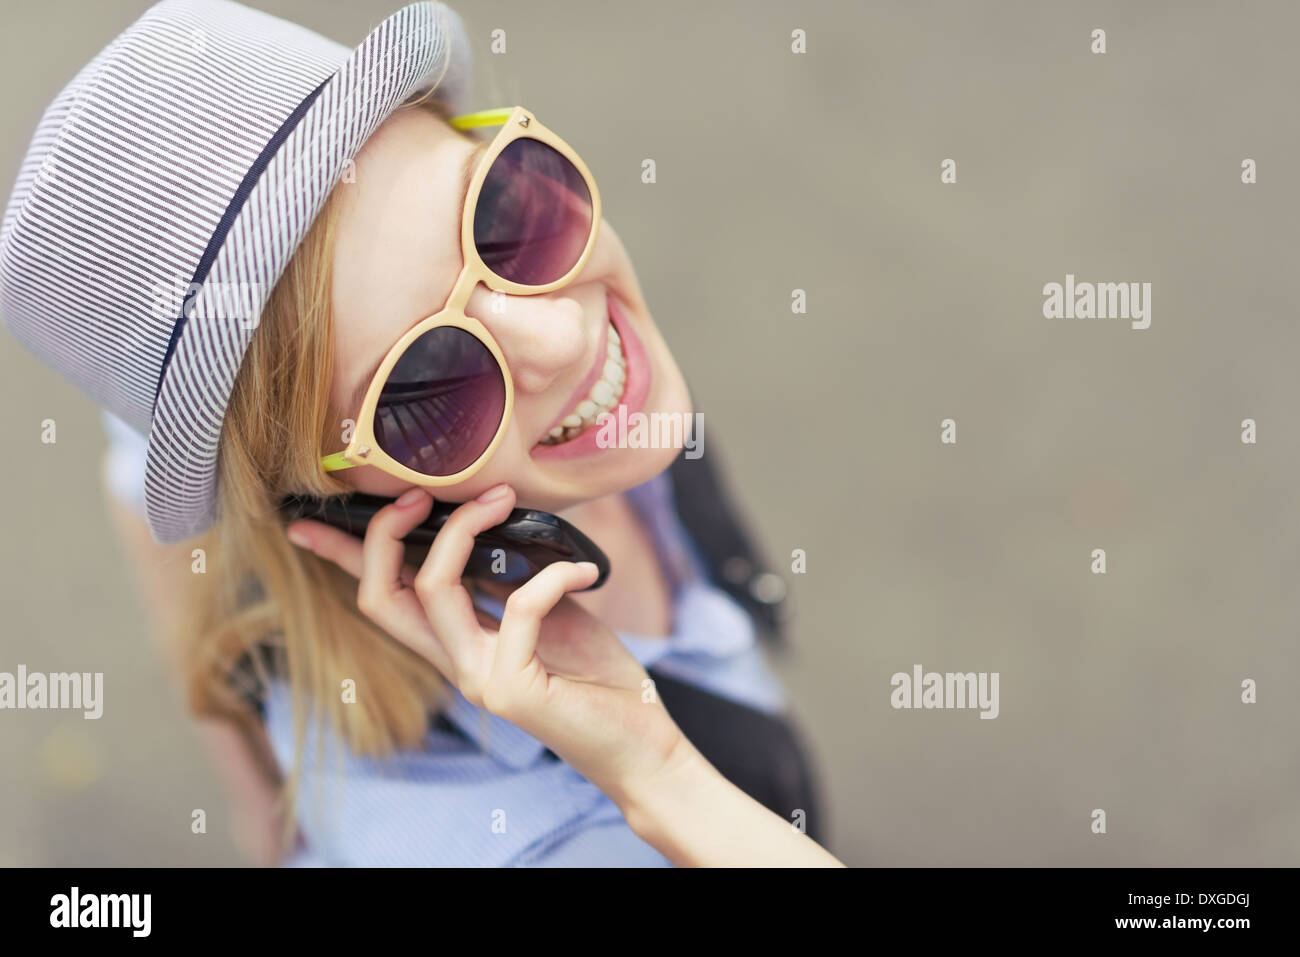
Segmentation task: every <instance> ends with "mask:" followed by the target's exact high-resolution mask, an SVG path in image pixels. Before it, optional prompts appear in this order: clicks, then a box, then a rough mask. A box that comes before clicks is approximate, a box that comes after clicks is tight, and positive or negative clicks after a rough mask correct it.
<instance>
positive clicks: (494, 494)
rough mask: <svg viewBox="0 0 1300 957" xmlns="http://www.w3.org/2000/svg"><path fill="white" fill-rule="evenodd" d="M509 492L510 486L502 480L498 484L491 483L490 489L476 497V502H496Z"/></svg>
mask: <svg viewBox="0 0 1300 957" xmlns="http://www.w3.org/2000/svg"><path fill="white" fill-rule="evenodd" d="M509 494H510V486H509V485H506V484H505V483H504V482H503V483H502V484H500V485H493V486H492V487H491V488H490V489H488V490H487V491H486V492H484V493H483V494H482V495H480V496H479V497H478V498H476V499H475V500H474V501H476V502H497V501H500V500H501V499H503V498H505V497H506V496H507V495H509Z"/></svg>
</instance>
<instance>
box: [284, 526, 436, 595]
mask: <svg viewBox="0 0 1300 957" xmlns="http://www.w3.org/2000/svg"><path fill="white" fill-rule="evenodd" d="M287 531H288V534H289V540H290V541H291V542H293V543H294V544H295V545H297V546H299V547H300V548H305V549H307V550H308V551H310V552H314V553H315V554H317V555H319V556H320V557H321V558H325V559H328V560H329V561H331V562H333V563H334V564H335V565H338V566H339V567H340V568H342V569H343V570H344V571H345V572H347V573H348V574H349V575H351V576H352V577H353V578H358V579H359V578H360V577H361V568H362V557H361V539H360V538H358V537H357V536H356V535H353V534H351V533H349V532H345V531H343V530H342V529H341V528H335V527H334V526H333V525H326V524H325V523H324V522H318V521H315V520H312V519H300V520H298V521H295V522H292V523H290V524H289V526H288V528H287ZM419 570H420V567H419V566H418V565H412V564H411V563H410V562H406V563H405V564H404V565H402V573H401V579H402V584H403V585H406V586H407V587H408V588H409V587H410V586H411V585H412V583H414V581H415V573H416V572H418V571H419Z"/></svg>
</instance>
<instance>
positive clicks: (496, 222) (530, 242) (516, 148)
mask: <svg viewBox="0 0 1300 957" xmlns="http://www.w3.org/2000/svg"><path fill="white" fill-rule="evenodd" d="M590 235H591V191H590V190H589V189H587V182H586V180H584V179H583V178H582V174H581V173H579V172H578V170H577V168H575V167H574V165H573V164H572V163H570V162H569V161H568V160H567V159H565V158H564V156H563V155H561V154H560V153H559V152H557V151H556V150H554V149H552V148H551V147H549V146H547V145H546V144H545V143H542V142H539V141H538V140H530V139H517V140H515V141H514V142H512V143H510V145H508V146H507V147H506V148H505V149H503V150H502V151H501V153H500V155H498V156H497V158H496V159H495V160H493V162H492V166H491V168H490V169H489V170H488V172H487V177H486V178H485V179H484V181H483V189H482V190H481V191H480V193H479V198H478V206H477V208H476V209H475V211H474V245H475V246H476V247H477V248H478V254H479V256H480V257H482V259H483V262H484V263H486V264H487V267H488V268H489V269H491V270H492V271H493V272H494V273H496V274H497V275H498V276H500V277H501V278H502V279H508V280H510V281H511V282H517V283H520V284H522V285H527V286H542V285H545V284H546V283H549V282H554V281H555V280H557V279H559V278H561V277H562V276H564V274H565V273H567V272H568V271H569V270H570V269H572V268H573V267H574V265H575V264H576V263H577V261H578V257H580V256H581V255H582V251H583V249H585V248H586V246H587V237H588V236H590Z"/></svg>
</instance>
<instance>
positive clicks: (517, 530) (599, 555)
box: [280, 492, 609, 591]
mask: <svg viewBox="0 0 1300 957" xmlns="http://www.w3.org/2000/svg"><path fill="white" fill-rule="evenodd" d="M391 504H393V500H392V499H391V498H382V497H380V496H377V495H366V494H364V493H362V492H353V493H351V494H349V495H347V496H335V497H332V498H326V499H318V498H312V497H309V496H303V495H291V496H289V497H287V498H285V499H284V500H283V501H282V502H281V503H280V511H281V512H282V513H283V514H284V515H285V517H286V519H287V520H288V521H294V520H296V519H300V518H310V519H312V520H314V521H317V522H324V523H326V524H327V525H332V526H334V527H335V528H339V529H342V530H343V531H345V532H348V533H349V534H351V535H355V536H357V537H358V538H360V537H362V536H364V535H365V533H366V528H367V527H369V525H370V520H371V519H372V518H374V517H375V513H377V512H378V511H379V510H380V509H381V508H383V507H384V506H386V505H391ZM459 507H460V505H459V503H457V502H439V501H435V502H434V503H433V508H432V509H431V510H430V511H429V517H428V518H426V519H425V520H424V521H423V522H421V523H420V524H419V525H417V526H416V527H415V528H413V529H412V530H411V531H410V533H409V534H407V535H406V537H405V538H404V539H403V542H404V543H405V545H406V558H407V561H409V562H411V563H412V564H415V565H419V564H420V563H421V562H423V561H424V557H425V556H426V555H427V554H428V552H429V548H430V546H432V545H433V540H434V538H435V537H437V534H438V532H439V531H441V530H442V526H443V525H444V524H446V522H447V519H448V518H450V517H451V513H452V512H454V511H455V510H456V509H457V508H459ZM554 562H591V563H593V564H594V565H595V566H596V568H597V569H598V570H599V574H598V575H597V576H596V581H595V582H594V583H593V584H591V585H589V586H588V587H587V588H584V589H582V590H583V591H590V590H591V589H593V588H599V587H600V586H601V585H603V584H605V580H606V579H607V578H609V559H608V558H607V557H606V556H605V553H604V552H602V551H601V550H600V548H599V547H598V546H597V545H596V543H595V542H593V541H592V540H591V539H590V538H588V537H587V536H586V535H584V534H582V532H580V531H579V530H578V529H577V528H576V527H575V526H574V525H572V524H571V523H570V522H566V521H565V520H564V519H562V518H560V517H559V516H558V515H552V514H551V513H550V512H543V511H539V510H538V509H533V508H516V509H511V511H510V515H509V516H508V517H507V518H506V520H505V521H504V522H502V523H501V524H500V525H494V526H492V527H491V528H489V529H486V530H485V531H483V532H482V533H480V534H479V535H477V536H475V538H474V548H473V550H472V551H471V552H470V557H469V561H468V562H466V564H465V574H466V575H467V576H469V577H470V578H475V579H479V580H481V581H498V582H505V583H506V584H512V585H513V584H523V583H524V582H526V581H528V579H530V578H532V577H533V576H534V575H536V574H537V573H538V572H540V571H541V570H542V569H543V568H545V567H546V566H547V565H550V564H553V563H554Z"/></svg>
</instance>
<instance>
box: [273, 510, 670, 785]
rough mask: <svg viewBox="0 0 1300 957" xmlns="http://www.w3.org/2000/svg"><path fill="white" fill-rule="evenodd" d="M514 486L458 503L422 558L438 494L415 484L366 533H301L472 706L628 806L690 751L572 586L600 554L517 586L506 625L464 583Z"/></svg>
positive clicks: (320, 527) (295, 534)
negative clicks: (419, 541) (408, 553)
mask: <svg viewBox="0 0 1300 957" xmlns="http://www.w3.org/2000/svg"><path fill="white" fill-rule="evenodd" d="M514 504H515V494H514V491H513V490H512V489H511V488H509V487H508V486H504V485H499V486H496V487H495V488H492V489H489V490H488V491H487V492H484V493H483V494H482V495H481V496H479V498H477V499H475V500H474V501H472V502H466V503H465V504H464V505H461V506H460V507H459V508H457V509H456V511H455V512H453V513H452V515H451V517H450V518H449V519H448V520H447V522H446V524H445V525H444V526H443V528H442V530H441V531H440V532H439V533H438V536H437V538H436V539H435V540H434V544H433V547H432V548H431V549H430V550H429V553H428V555H427V556H426V558H425V560H424V563H423V565H422V566H421V567H420V568H418V569H416V568H413V567H412V566H410V565H404V563H403V558H404V546H403V544H402V538H403V537H404V536H405V535H406V534H407V533H409V532H410V531H411V529H413V528H415V526H417V525H419V524H420V522H422V521H424V519H425V518H427V517H428V515H429V510H430V508H431V507H432V505H433V499H432V498H431V497H430V496H429V495H428V494H427V493H426V492H424V491H423V490H422V489H418V488H417V489H411V490H409V491H408V492H406V493H405V494H404V495H402V496H401V497H400V498H399V499H397V500H396V501H395V502H394V503H393V504H392V505H389V506H386V507H385V508H383V509H381V510H380V511H379V512H378V513H377V514H376V515H375V517H374V518H373V519H372V520H371V521H370V525H369V527H368V528H367V530H366V536H365V540H364V541H361V540H359V539H357V538H356V537H355V536H352V535H349V534H347V533H346V532H344V531H342V530H340V529H335V528H333V527H331V526H328V525H324V524H322V523H320V522H313V521H310V520H302V521H298V522H295V523H293V525H292V526H290V539H291V540H292V541H294V542H295V543H296V544H298V545H300V546H302V547H306V548H310V549H311V550H312V551H313V552H314V553H315V554H317V555H319V556H320V557H322V558H325V559H327V560H329V561H332V562H334V563H335V564H337V565H338V566H339V567H341V568H343V569H344V570H345V571H347V572H349V573H350V574H352V575H354V576H355V577H357V578H358V579H359V582H360V584H359V587H358V590H357V607H358V608H359V609H360V610H361V612H362V614H364V615H365V616H366V617H367V618H369V619H370V620H371V621H373V622H375V624H377V625H378V626H379V627H381V628H383V629H384V630H385V631H386V632H388V634H390V635H392V636H393V637H394V638H396V639H397V640H398V641H400V642H402V643H403V644H404V645H406V646H407V647H409V648H411V649H412V650H413V651H415V652H416V653H418V654H420V655H421V656H423V657H424V658H426V659H427V660H428V661H429V662H431V663H432V664H433V665H434V667H436V668H437V669H438V670H439V671H440V672H441V673H442V674H443V675H444V676H445V677H446V678H447V680H448V681H450V682H451V683H452V684H453V685H455V686H456V687H457V688H458V689H459V690H460V692H461V694H463V695H464V696H465V697H466V698H467V699H468V700H469V701H470V702H472V703H473V704H475V705H479V706H481V707H484V708H486V709H487V710H488V711H491V712H492V713H493V714H497V715H500V716H501V717H503V718H505V719H506V720H507V721H510V722H511V723H512V724H515V725H517V726H518V727H520V728H522V729H523V730H525V731H527V732H528V733H529V734H531V735H533V737H535V738H537V739H538V740H540V741H542V742H543V743H545V744H546V745H547V746H548V747H549V748H550V749H551V750H552V751H554V752H555V753H556V754H557V755H559V757H560V758H562V759H563V760H564V761H565V762H566V763H568V764H569V765H570V766H571V767H573V768H574V769H575V770H577V771H578V772H579V773H580V774H582V775H583V776H584V777H586V778H587V779H588V780H589V781H591V782H592V783H593V784H595V785H596V786H597V787H599V788H600V789H601V790H603V791H604V792H605V793H606V794H608V795H609V796H610V797H611V798H612V799H613V800H614V801H615V802H616V803H618V804H619V805H620V806H624V805H625V803H626V802H629V801H631V800H632V799H633V798H634V797H635V796H638V795H640V794H641V793H643V791H644V790H645V789H646V788H647V787H648V785H649V782H652V781H654V780H655V779H656V778H658V777H660V776H662V775H663V774H664V773H665V772H666V770H667V769H670V768H671V767H672V765H673V762H674V759H675V756H678V757H680V756H681V755H685V754H687V753H688V752H690V751H692V750H693V749H691V748H690V747H689V744H687V743H686V742H685V738H684V737H683V735H682V733H681V731H680V730H679V729H678V727H677V725H676V724H675V723H674V722H673V720H672V719H671V718H670V717H669V716H668V713H667V711H666V710H665V709H664V707H663V705H662V704H660V703H659V700H658V696H657V695H656V694H655V693H654V689H653V685H652V683H651V682H650V679H649V677H648V676H647V675H646V672H645V669H643V668H642V667H641V666H640V664H638V663H637V661H636V659H635V658H633V657H632V655H631V654H629V653H628V651H627V649H625V648H624V647H623V645H622V643H621V642H620V641H619V640H618V637H617V636H616V635H614V633H613V632H611V631H610V630H609V629H608V628H606V627H605V626H604V625H603V624H602V623H601V622H600V621H598V620H597V619H596V618H594V617H593V616H592V615H590V614H588V613H587V612H586V611H585V610H584V609H582V608H581V607H579V606H578V604H577V603H576V602H574V601H572V600H571V599H569V598H566V597H565V595H566V594H567V593H568V592H571V591H575V590H577V589H581V588H585V587H587V586H588V585H590V584H591V583H592V582H593V581H595V579H596V575H597V573H598V572H597V569H596V566H595V565H593V564H591V563H590V562H583V563H580V564H574V563H572V562H560V563H556V564H553V565H550V566H548V567H547V568H545V569H543V570H542V571H541V572H540V573H538V574H537V575H536V576H534V577H533V578H532V579H530V580H529V581H528V582H527V583H526V584H524V585H523V586H521V587H519V588H517V589H515V590H514V591H513V592H510V593H509V595H508V597H506V600H505V613H504V615H503V617H502V620H501V622H500V623H499V624H496V623H494V622H492V621H491V619H490V618H489V617H488V616H487V615H485V614H482V613H481V612H478V611H477V610H476V609H475V607H474V604H473V601H472V599H471V596H470V593H469V592H468V591H467V590H466V588H465V586H464V584H463V583H462V576H463V575H464V573H465V564H466V562H467V561H468V560H469V557H470V552H471V549H472V548H473V546H474V536H475V535H477V534H479V533H480V532H482V531H484V530H485V529H488V528H490V527H492V526H493V525H497V524H499V523H501V522H503V521H504V520H505V519H506V516H507V515H509V513H510V510H511V509H512V508H513V507H514Z"/></svg>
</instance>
